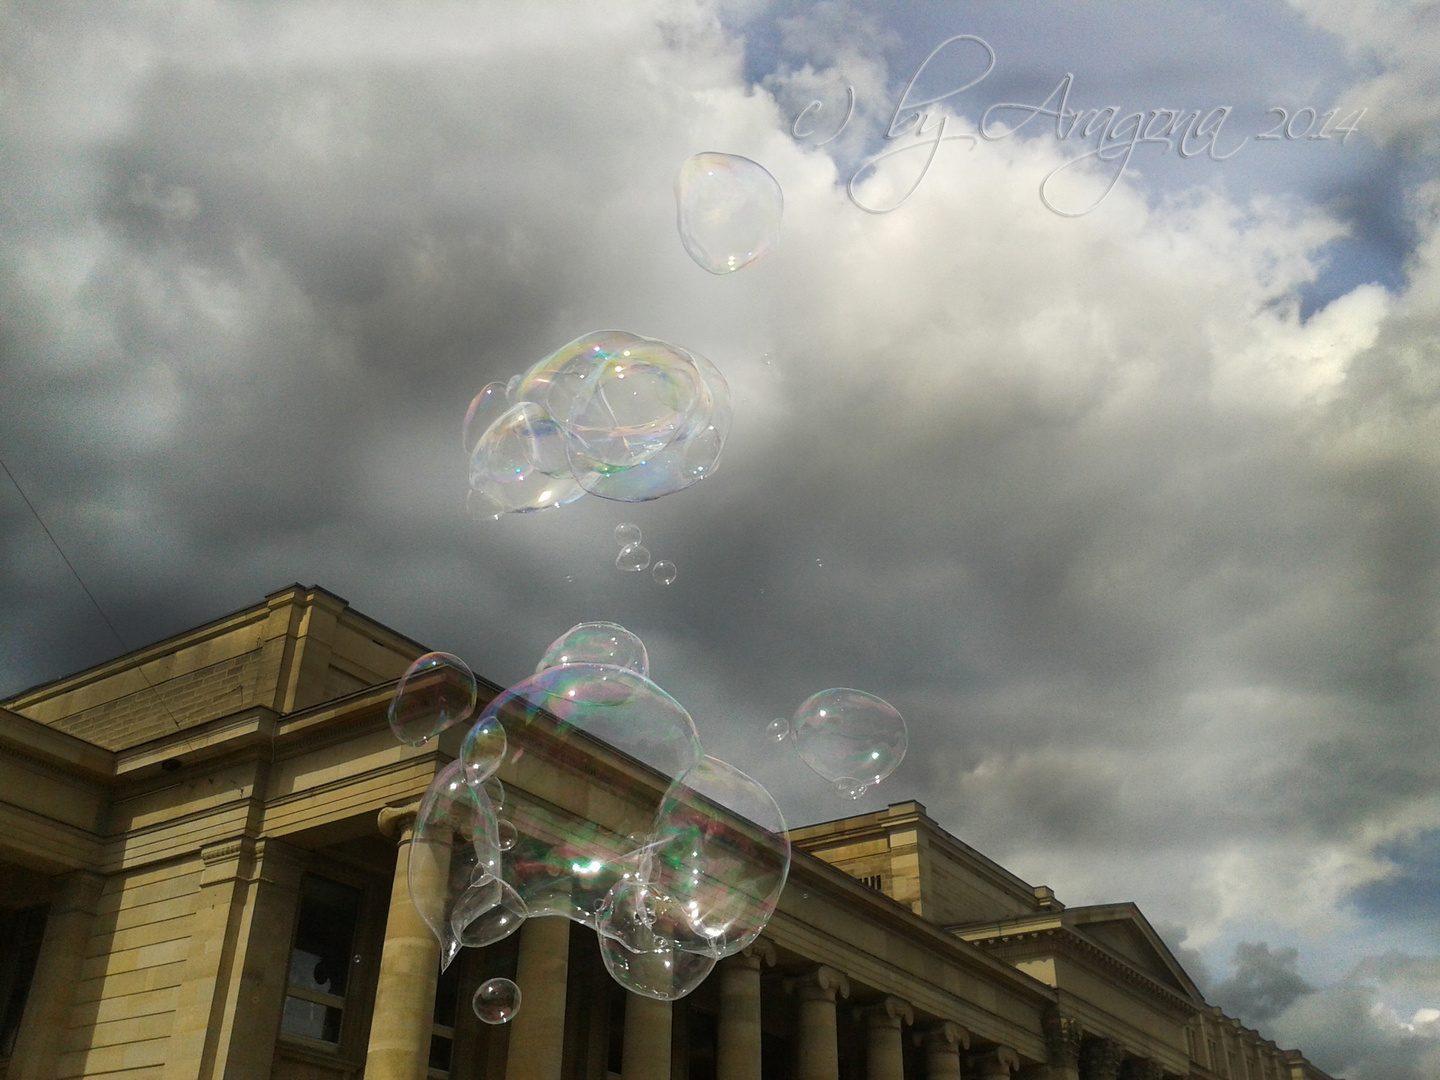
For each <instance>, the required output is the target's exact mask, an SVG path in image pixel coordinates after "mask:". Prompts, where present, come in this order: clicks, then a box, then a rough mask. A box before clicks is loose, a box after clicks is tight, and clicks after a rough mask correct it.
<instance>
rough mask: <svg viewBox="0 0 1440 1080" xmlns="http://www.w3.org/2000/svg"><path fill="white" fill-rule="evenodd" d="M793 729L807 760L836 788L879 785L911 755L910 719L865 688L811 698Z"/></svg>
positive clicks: (798, 713)
mask: <svg viewBox="0 0 1440 1080" xmlns="http://www.w3.org/2000/svg"><path fill="white" fill-rule="evenodd" d="M790 728H791V731H792V732H793V733H794V738H795V748H796V750H797V751H798V752H799V754H800V758H801V760H802V761H804V762H805V764H806V765H808V766H810V768H812V769H813V770H815V772H817V773H819V774H820V775H821V776H823V777H824V778H825V779H826V780H829V781H830V782H831V783H832V784H834V783H837V782H838V781H841V780H846V781H848V782H850V783H854V784H859V785H861V787H862V789H863V788H864V787H866V786H868V785H871V784H878V783H879V782H880V781H881V780H884V779H885V777H887V776H889V775H890V774H891V773H892V772H894V771H895V767H896V766H897V765H899V764H900V761H901V759H902V758H904V756H905V747H906V744H907V735H906V731H905V720H904V719H903V718H902V717H901V715H900V714H899V713H898V712H897V711H896V710H895V708H894V706H892V705H891V704H890V703H889V702H887V701H885V700H884V699H882V698H878V697H876V696H875V695H874V694H867V693H865V692H864V691H863V690H850V689H846V688H844V687H839V688H836V689H832V690H822V691H820V693H818V694H813V695H811V696H810V697H808V698H806V699H805V701H804V702H802V703H801V705H800V707H799V708H798V709H796V710H795V716H794V717H793V718H792V720H791V723H790ZM852 797H856V798H858V797H859V793H858V792H857V794H856V795H855V796H852Z"/></svg>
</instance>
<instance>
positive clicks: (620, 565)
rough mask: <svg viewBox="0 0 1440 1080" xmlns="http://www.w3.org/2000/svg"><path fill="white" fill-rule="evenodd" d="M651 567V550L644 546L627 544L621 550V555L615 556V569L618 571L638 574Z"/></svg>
mask: <svg viewBox="0 0 1440 1080" xmlns="http://www.w3.org/2000/svg"><path fill="white" fill-rule="evenodd" d="M649 565H650V549H649V548H647V547H645V546H644V545H643V544H626V545H625V546H624V547H623V548H621V549H620V554H619V555H617V556H615V567H616V569H618V570H629V571H633V572H638V571H640V570H644V569H645V568H646V567H647V566H649Z"/></svg>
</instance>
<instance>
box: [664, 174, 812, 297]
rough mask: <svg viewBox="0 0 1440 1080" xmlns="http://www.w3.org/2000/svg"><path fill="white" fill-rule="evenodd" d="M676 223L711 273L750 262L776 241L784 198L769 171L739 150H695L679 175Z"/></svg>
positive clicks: (692, 254)
mask: <svg viewBox="0 0 1440 1080" xmlns="http://www.w3.org/2000/svg"><path fill="white" fill-rule="evenodd" d="M675 207H676V226H677V228H678V229H679V230H680V242H681V243H682V244H684V245H685V250H686V251H687V252H688V253H689V255H690V257H691V258H692V259H694V260H695V261H696V262H697V263H699V264H700V266H702V267H704V268H705V269H706V270H709V271H710V273H712V274H730V273H734V272H735V271H736V270H739V269H741V268H742V267H745V266H749V265H750V264H751V263H752V262H754V261H755V260H756V259H759V258H760V257H761V256H763V255H764V254H765V253H766V252H767V251H769V250H770V249H771V248H772V247H773V246H774V244H775V241H776V239H777V238H778V237H779V235H780V217H781V214H782V212H783V211H784V208H785V198H784V196H783V195H782V194H781V191H780V185H779V184H778V183H776V182H775V178H774V177H773V176H771V175H770V174H769V173H768V172H766V171H765V169H764V168H763V167H762V166H761V165H759V164H757V163H756V162H754V161H751V160H750V159H749V158H744V157H740V156H738V155H736V154H718V153H704V154H696V155H695V156H694V157H692V158H690V159H689V160H688V161H686V162H685V163H684V164H683V165H681V166H680V171H679V173H677V174H676V176H675Z"/></svg>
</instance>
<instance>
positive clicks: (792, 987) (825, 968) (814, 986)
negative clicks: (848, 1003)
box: [785, 964, 850, 1001]
mask: <svg viewBox="0 0 1440 1080" xmlns="http://www.w3.org/2000/svg"><path fill="white" fill-rule="evenodd" d="M785 990H786V992H787V993H791V994H798V995H799V997H800V999H801V1000H802V1001H814V1000H822V999H823V1000H825V1001H834V1000H835V995H836V994H837V993H838V994H839V995H840V996H841V997H844V998H848V997H849V996H850V980H849V979H847V978H846V977H845V976H844V975H842V974H840V972H838V971H836V970H835V969H834V968H832V967H830V966H829V965H828V964H821V965H820V966H819V967H817V968H815V969H814V970H813V971H807V972H806V973H805V974H804V975H792V976H791V977H790V978H788V979H786V980H785Z"/></svg>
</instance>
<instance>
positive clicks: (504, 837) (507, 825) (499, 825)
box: [495, 818, 520, 851]
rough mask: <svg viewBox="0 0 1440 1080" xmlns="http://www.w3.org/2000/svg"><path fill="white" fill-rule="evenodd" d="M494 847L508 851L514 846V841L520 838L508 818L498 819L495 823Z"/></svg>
mask: <svg viewBox="0 0 1440 1080" xmlns="http://www.w3.org/2000/svg"><path fill="white" fill-rule="evenodd" d="M495 838H496V841H495V842H496V846H497V847H498V848H499V849H500V850H501V851H509V850H510V849H511V848H513V847H514V846H515V841H516V840H518V839H519V838H520V834H519V833H518V832H516V830H515V826H514V824H513V823H512V822H511V821H510V819H509V818H499V819H497V820H496V822H495Z"/></svg>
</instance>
